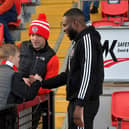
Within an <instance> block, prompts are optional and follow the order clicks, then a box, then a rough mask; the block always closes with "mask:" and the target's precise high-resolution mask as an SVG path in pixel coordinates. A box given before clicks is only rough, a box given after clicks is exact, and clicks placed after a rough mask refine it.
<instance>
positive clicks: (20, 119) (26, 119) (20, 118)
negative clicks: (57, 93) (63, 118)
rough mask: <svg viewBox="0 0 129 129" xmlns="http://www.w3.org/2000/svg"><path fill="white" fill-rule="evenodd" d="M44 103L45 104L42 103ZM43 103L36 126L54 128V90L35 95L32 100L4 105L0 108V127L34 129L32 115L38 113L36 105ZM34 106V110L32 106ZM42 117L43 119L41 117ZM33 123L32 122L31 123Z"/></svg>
mask: <svg viewBox="0 0 129 129" xmlns="http://www.w3.org/2000/svg"><path fill="white" fill-rule="evenodd" d="M44 103H46V104H44ZM40 104H44V106H45V107H43V109H46V110H45V111H44V110H43V111H42V113H41V119H40V121H39V124H38V127H40V129H55V124H54V123H55V113H54V92H53V91H51V92H50V93H49V94H44V95H42V96H36V97H35V99H34V100H32V101H28V102H24V103H23V104H18V105H13V106H11V107H7V108H6V107H5V108H4V109H2V110H0V129H36V127H35V122H36V121H38V120H37V119H35V118H32V116H33V115H34V114H35V113H36V114H37V113H38V112H39V111H38V107H39V105H40ZM33 107H35V108H34V109H35V110H32V108H33ZM42 118H43V119H42ZM33 123H34V124H33Z"/></svg>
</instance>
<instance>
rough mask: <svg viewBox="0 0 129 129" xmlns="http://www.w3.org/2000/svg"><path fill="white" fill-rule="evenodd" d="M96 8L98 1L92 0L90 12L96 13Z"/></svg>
mask: <svg viewBox="0 0 129 129" xmlns="http://www.w3.org/2000/svg"><path fill="white" fill-rule="evenodd" d="M98 8H99V1H94V2H93V7H92V9H91V11H90V13H98Z"/></svg>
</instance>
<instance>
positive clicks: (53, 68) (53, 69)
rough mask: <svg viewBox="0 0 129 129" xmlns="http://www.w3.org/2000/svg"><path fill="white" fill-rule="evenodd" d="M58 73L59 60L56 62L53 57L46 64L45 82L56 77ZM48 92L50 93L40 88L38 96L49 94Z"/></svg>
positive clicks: (56, 58) (48, 90)
mask: <svg viewBox="0 0 129 129" xmlns="http://www.w3.org/2000/svg"><path fill="white" fill-rule="evenodd" d="M58 71H59V60H58V57H57V56H56V55H55V56H53V57H52V58H51V59H50V60H49V62H48V64H47V72H46V76H45V80H46V79H48V78H51V77H54V76H56V75H57V74H58ZM50 91H51V90H50V89H43V88H41V87H40V89H39V92H38V95H42V94H44V93H49V92H50Z"/></svg>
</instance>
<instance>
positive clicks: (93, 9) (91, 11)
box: [90, 6, 98, 14]
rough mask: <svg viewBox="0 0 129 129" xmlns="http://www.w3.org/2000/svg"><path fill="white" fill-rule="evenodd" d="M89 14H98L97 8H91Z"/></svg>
mask: <svg viewBox="0 0 129 129" xmlns="http://www.w3.org/2000/svg"><path fill="white" fill-rule="evenodd" d="M90 13H92V14H94V13H98V8H97V7H95V6H93V7H92V9H91V10H90Z"/></svg>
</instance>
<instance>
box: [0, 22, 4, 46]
mask: <svg viewBox="0 0 129 129" xmlns="http://www.w3.org/2000/svg"><path fill="white" fill-rule="evenodd" d="M3 29H4V28H3V24H2V23H0V46H1V45H2V43H3V37H4V30H3Z"/></svg>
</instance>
